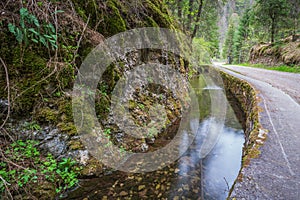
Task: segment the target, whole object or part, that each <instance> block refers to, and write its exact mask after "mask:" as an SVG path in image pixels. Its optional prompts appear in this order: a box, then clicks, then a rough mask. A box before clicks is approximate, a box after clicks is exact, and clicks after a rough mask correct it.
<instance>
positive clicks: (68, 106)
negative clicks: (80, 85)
mask: <svg viewBox="0 0 300 200" xmlns="http://www.w3.org/2000/svg"><path fill="white" fill-rule="evenodd" d="M57 105H58V111H59V114H60V120H61V121H63V122H65V123H66V122H72V121H73V110H72V102H71V100H70V99H65V98H64V97H63V98H61V99H60V100H59V101H58V102H57Z"/></svg>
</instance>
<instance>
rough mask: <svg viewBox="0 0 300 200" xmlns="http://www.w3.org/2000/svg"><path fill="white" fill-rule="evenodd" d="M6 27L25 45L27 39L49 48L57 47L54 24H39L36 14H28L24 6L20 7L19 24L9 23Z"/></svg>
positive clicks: (27, 43) (27, 41)
mask: <svg viewBox="0 0 300 200" xmlns="http://www.w3.org/2000/svg"><path fill="white" fill-rule="evenodd" d="M8 29H9V31H10V32H11V33H13V34H14V35H15V37H16V40H17V41H18V42H19V43H20V44H22V43H24V44H25V47H26V46H28V45H29V41H31V42H33V43H36V44H39V43H40V44H42V45H43V46H45V47H47V48H49V46H50V47H52V48H55V49H56V48H57V44H56V43H57V35H56V30H55V28H54V26H53V25H52V24H51V23H44V24H42V25H41V24H40V22H39V20H38V19H37V18H36V16H34V15H32V14H30V13H29V12H28V10H27V9H26V8H21V9H20V23H19V25H16V24H12V23H9V24H8Z"/></svg>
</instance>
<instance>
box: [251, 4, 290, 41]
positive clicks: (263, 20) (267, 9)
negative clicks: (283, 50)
mask: <svg viewBox="0 0 300 200" xmlns="http://www.w3.org/2000/svg"><path fill="white" fill-rule="evenodd" d="M289 9H290V7H289V4H288V2H287V0H256V4H255V7H254V14H255V21H254V22H255V24H256V26H257V27H258V28H259V29H257V30H258V31H267V32H269V39H270V40H269V41H271V42H274V41H275V39H276V37H277V35H278V33H279V30H280V29H281V28H283V25H286V23H287V19H288V11H289ZM263 36H266V34H265V33H263ZM264 38H265V37H264Z"/></svg>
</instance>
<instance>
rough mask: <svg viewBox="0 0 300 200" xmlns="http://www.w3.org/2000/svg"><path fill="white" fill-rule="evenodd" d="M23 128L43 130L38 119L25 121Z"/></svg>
mask: <svg viewBox="0 0 300 200" xmlns="http://www.w3.org/2000/svg"><path fill="white" fill-rule="evenodd" d="M23 128H24V129H26V130H31V131H39V130H41V127H40V125H38V124H37V122H36V121H32V122H24V124H23Z"/></svg>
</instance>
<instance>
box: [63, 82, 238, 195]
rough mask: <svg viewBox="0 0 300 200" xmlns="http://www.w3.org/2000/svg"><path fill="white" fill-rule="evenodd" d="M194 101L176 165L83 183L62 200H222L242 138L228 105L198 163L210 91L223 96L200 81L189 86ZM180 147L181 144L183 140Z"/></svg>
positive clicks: (113, 173)
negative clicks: (192, 133)
mask: <svg viewBox="0 0 300 200" xmlns="http://www.w3.org/2000/svg"><path fill="white" fill-rule="evenodd" d="M191 85H192V86H193V88H194V90H195V92H196V94H197V96H198V100H199V109H200V116H197V117H198V119H196V120H193V121H191V122H190V123H199V129H198V133H197V136H196V138H195V140H194V141H193V143H192V145H191V146H190V148H189V149H188V151H187V152H186V153H185V154H184V155H183V156H182V157H181V158H180V159H179V160H178V161H176V162H175V163H173V164H172V165H169V166H167V167H165V168H163V169H162V170H157V171H155V172H148V173H143V174H141V173H140V174H130V173H124V172H120V171H114V170H112V171H110V172H109V173H106V174H105V175H104V176H103V177H101V178H93V179H85V180H82V181H81V183H80V187H79V188H77V189H76V190H75V191H72V192H70V193H68V194H66V197H65V199H83V198H87V199H214V200H218V199H226V197H227V195H228V192H229V189H230V188H231V186H232V185H233V183H234V180H235V179H236V177H237V175H238V172H239V170H240V167H241V157H242V147H243V143H244V134H243V130H242V127H241V125H240V124H239V122H238V120H237V118H236V117H235V114H234V112H233V110H232V109H231V106H229V104H228V103H227V104H225V105H227V114H226V119H225V125H224V126H216V127H215V129H220V127H221V129H220V133H221V134H219V135H217V136H218V137H215V138H213V139H214V140H215V141H214V142H212V143H211V144H213V145H210V146H211V149H209V150H210V152H209V154H208V155H206V157H205V158H202V156H201V155H202V154H201V149H202V148H203V145H204V144H205V143H206V142H207V141H206V140H205V137H204V136H205V133H207V129H208V128H210V129H214V127H213V126H215V124H214V123H212V121H213V120H214V117H212V116H211V109H212V108H211V96H210V94H211V93H212V91H218V92H223V91H222V88H220V87H217V86H207V85H206V83H205V81H204V80H203V78H201V77H197V78H194V79H193V80H192V81H191ZM182 140H183V141H182V142H184V138H182Z"/></svg>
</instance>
